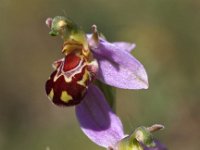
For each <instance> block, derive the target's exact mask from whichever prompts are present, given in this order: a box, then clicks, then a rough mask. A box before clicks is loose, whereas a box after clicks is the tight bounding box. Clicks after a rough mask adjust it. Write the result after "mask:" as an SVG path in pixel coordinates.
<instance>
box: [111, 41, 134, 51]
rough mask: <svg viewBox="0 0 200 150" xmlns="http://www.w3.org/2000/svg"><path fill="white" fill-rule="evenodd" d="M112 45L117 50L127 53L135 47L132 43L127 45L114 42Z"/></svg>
mask: <svg viewBox="0 0 200 150" xmlns="http://www.w3.org/2000/svg"><path fill="white" fill-rule="evenodd" d="M112 44H114V45H115V46H116V47H117V48H119V49H122V50H125V51H127V52H131V51H132V50H133V49H134V48H135V47H136V45H135V44H134V43H127V42H114V43H112Z"/></svg>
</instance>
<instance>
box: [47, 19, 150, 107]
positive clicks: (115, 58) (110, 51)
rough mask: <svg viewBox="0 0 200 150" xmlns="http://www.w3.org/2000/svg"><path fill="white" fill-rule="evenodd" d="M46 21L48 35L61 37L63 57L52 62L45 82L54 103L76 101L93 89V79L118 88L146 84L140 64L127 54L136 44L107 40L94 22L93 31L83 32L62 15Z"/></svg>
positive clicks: (75, 102) (62, 104) (137, 87)
mask: <svg viewBox="0 0 200 150" xmlns="http://www.w3.org/2000/svg"><path fill="white" fill-rule="evenodd" d="M46 24H47V26H48V27H49V28H50V29H51V31H50V33H49V34H50V35H52V36H56V35H60V36H61V37H62V39H63V40H64V45H63V49H62V53H63V54H64V58H63V59H60V60H58V61H55V62H54V63H53V67H54V69H55V70H54V72H53V73H52V74H51V76H50V78H49V80H48V81H47V82H46V93H47V95H48V97H49V99H50V100H52V102H53V103H54V104H56V105H60V106H73V105H77V104H79V103H80V102H81V101H82V100H84V99H85V97H87V94H90V92H92V91H93V90H90V89H91V88H88V87H89V85H90V84H92V82H93V81H94V80H95V79H98V80H100V81H102V82H103V83H105V84H108V85H110V86H114V87H117V88H123V89H147V88H148V78H147V74H146V71H145V69H144V67H143V65H142V64H141V63H140V62H139V61H138V60H137V59H136V58H135V57H133V56H132V55H131V54H130V52H131V50H132V49H133V48H134V47H135V44H130V43H126V42H114V43H110V42H108V41H107V40H106V39H105V38H103V37H101V36H100V35H99V33H98V32H97V28H96V26H95V25H93V26H92V30H93V33H92V34H88V35H86V34H85V33H84V32H83V30H82V29H81V28H80V27H78V26H77V25H76V24H75V23H74V22H73V21H71V20H70V19H68V18H66V17H62V16H57V17H54V18H53V19H52V18H48V19H47V20H46ZM95 89H96V88H95ZM96 97H98V95H96Z"/></svg>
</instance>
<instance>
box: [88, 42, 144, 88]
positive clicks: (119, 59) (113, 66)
mask: <svg viewBox="0 0 200 150" xmlns="http://www.w3.org/2000/svg"><path fill="white" fill-rule="evenodd" d="M124 49H126V48H124ZM92 50H93V52H94V56H95V57H96V59H97V60H98V62H99V72H98V75H97V78H98V79H100V80H101V81H103V82H104V83H107V84H109V85H111V86H115V87H118V88H124V89H147V88H148V77H147V74H146V71H145V69H144V67H143V65H142V64H141V63H140V62H139V61H138V60H137V59H136V58H134V57H133V56H132V55H131V54H130V53H129V52H127V51H126V50H123V49H122V48H118V47H117V46H116V45H114V44H112V43H109V42H107V41H105V40H103V39H100V41H99V44H98V45H97V46H96V47H92Z"/></svg>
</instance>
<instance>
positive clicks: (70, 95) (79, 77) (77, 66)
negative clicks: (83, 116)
mask: <svg viewBox="0 0 200 150" xmlns="http://www.w3.org/2000/svg"><path fill="white" fill-rule="evenodd" d="M54 67H55V69H56V70H55V71H54V72H53V73H52V74H51V76H50V79H49V80H48V81H47V82H46V93H47V95H48V97H49V99H50V100H51V101H52V102H53V103H54V104H56V105H62V106H73V105H77V104H79V103H80V102H81V100H82V99H83V98H84V96H85V94H86V92H87V88H88V85H89V83H91V82H92V79H93V75H94V74H93V73H91V72H90V71H89V67H88V62H87V60H85V58H84V57H83V56H82V55H80V54H79V53H70V54H68V55H67V56H65V58H64V59H62V60H58V61H56V62H55V63H54Z"/></svg>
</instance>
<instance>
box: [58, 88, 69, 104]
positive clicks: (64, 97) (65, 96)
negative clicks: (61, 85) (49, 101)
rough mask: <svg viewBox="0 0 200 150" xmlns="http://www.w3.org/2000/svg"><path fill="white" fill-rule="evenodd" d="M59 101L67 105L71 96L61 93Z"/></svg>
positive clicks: (65, 92) (64, 92)
mask: <svg viewBox="0 0 200 150" xmlns="http://www.w3.org/2000/svg"><path fill="white" fill-rule="evenodd" d="M60 99H61V100H62V101H63V102H66V103H67V102H69V101H70V100H72V96H71V95H69V94H68V93H67V91H62V93H61V97H60Z"/></svg>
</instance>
